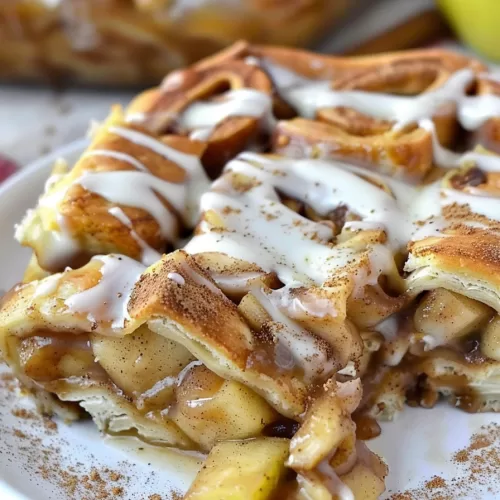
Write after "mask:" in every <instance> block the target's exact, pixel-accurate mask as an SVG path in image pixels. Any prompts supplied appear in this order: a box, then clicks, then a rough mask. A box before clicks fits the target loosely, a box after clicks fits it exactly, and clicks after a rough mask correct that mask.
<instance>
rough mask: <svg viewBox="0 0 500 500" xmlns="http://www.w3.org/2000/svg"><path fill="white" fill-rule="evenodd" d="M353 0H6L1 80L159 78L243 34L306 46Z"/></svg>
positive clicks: (148, 81)
mask: <svg viewBox="0 0 500 500" xmlns="http://www.w3.org/2000/svg"><path fill="white" fill-rule="evenodd" d="M354 5H357V2H352V1H347V0H335V1H329V0H287V1H285V2H283V1H276V0H237V1H232V2H227V1H225V0H203V1H198V2H189V1H187V0H164V1H163V0H162V1H155V0H152V1H149V0H55V1H54V0H8V1H4V2H1V4H0V78H1V79H3V80H12V81H19V80H22V81H50V82H51V83H53V84H64V83H68V82H70V83H72V82H79V83H85V84H98V85H113V86H144V85H153V84H155V83H157V82H158V81H159V80H160V79H161V78H162V77H163V76H164V75H165V74H166V73H167V72H168V71H171V70H172V69H174V68H178V67H182V66H186V65H189V64H191V63H193V62H194V61H196V60H198V59H201V58H202V57H205V56H208V55H209V54H212V53H214V52H216V51H218V50H220V49H222V48H223V47H225V46H227V45H229V44H231V43H232V42H234V41H235V40H238V39H240V38H246V39H248V40H250V41H253V42H259V43H272V44H286V45H292V46H304V45H307V44H312V43H313V42H315V41H317V40H319V39H320V38H321V37H322V36H323V35H324V34H325V31H326V30H327V29H328V28H331V27H332V25H333V24H334V23H335V22H337V21H338V20H340V19H342V18H343V16H344V15H345V14H346V12H347V11H348V10H350V9H351V8H352V7H353V6H354Z"/></svg>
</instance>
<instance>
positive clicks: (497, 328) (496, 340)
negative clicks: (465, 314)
mask: <svg viewBox="0 0 500 500" xmlns="http://www.w3.org/2000/svg"><path fill="white" fill-rule="evenodd" d="M481 352H482V353H483V354H484V355H485V356H488V358H491V359H494V360H495V361H500V316H499V315H497V316H495V317H494V318H493V319H492V320H491V321H490V322H489V323H488V325H487V326H486V328H485V329H484V332H483V334H482V336H481Z"/></svg>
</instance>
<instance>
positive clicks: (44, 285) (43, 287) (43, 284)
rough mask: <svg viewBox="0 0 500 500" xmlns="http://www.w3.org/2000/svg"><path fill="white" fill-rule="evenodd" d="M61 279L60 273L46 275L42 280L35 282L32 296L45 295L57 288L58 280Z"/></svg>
mask: <svg viewBox="0 0 500 500" xmlns="http://www.w3.org/2000/svg"><path fill="white" fill-rule="evenodd" d="M60 279H61V274H60V273H58V274H53V275H52V276H47V277H46V278H44V279H43V280H41V281H39V282H38V283H37V284H36V287H35V291H34V293H33V298H37V297H46V296H47V295H50V294H51V293H53V292H55V291H56V290H57V287H58V286H59V280H60Z"/></svg>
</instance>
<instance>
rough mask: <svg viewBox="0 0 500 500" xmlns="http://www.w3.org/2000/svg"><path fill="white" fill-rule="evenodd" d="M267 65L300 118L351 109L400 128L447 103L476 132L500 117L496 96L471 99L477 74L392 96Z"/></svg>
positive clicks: (457, 75) (499, 100) (466, 73)
mask: <svg viewBox="0 0 500 500" xmlns="http://www.w3.org/2000/svg"><path fill="white" fill-rule="evenodd" d="M263 66H264V67H265V68H266V70H267V71H268V73H269V75H270V76H271V78H272V79H273V80H274V82H275V84H276V85H277V87H278V90H279V92H280V94H281V95H282V97H283V98H284V99H285V100H286V101H287V102H288V103H289V104H291V105H292V106H293V107H294V108H295V109H296V110H297V111H298V112H299V114H300V115H302V116H304V117H306V118H314V117H315V115H316V112H317V111H318V110H319V109H322V108H335V107H348V108H352V109H355V110H356V111H359V112H360V113H363V114H366V115H369V116H373V117H374V118H378V119H382V120H389V121H394V122H396V127H398V128H399V127H402V126H405V125H407V124H409V123H417V122H418V121H420V120H422V119H426V118H430V117H432V116H434V115H437V114H439V112H440V111H441V110H442V108H443V106H444V105H446V104H455V105H456V106H457V118H458V120H459V121H460V123H461V124H462V126H463V127H464V128H466V129H467V130H474V129H476V128H478V127H479V126H481V125H482V124H483V123H484V122H485V121H486V120H488V119H489V118H493V117H495V116H499V115H500V98H499V97H498V96H495V95H492V94H484V95H479V96H468V95H467V94H466V91H467V87H468V86H469V85H470V84H471V83H472V82H473V81H474V79H475V75H474V72H473V71H472V70H470V69H461V70H458V71H456V72H455V73H453V74H452V75H451V76H450V77H449V78H448V80H447V81H446V82H445V83H444V84H443V85H442V86H441V87H439V88H437V89H434V90H431V91H428V92H423V93H422V94H419V95H417V96H400V95H390V94H383V93H378V92H366V91H359V90H354V91H351V90H334V89H332V88H331V82H330V81H323V80H311V79H307V78H305V77H303V76H301V75H297V74H294V72H292V71H290V70H288V69H286V68H283V67H280V66H279V65H278V64H276V63H271V62H270V61H268V60H267V61H265V63H264V64H263Z"/></svg>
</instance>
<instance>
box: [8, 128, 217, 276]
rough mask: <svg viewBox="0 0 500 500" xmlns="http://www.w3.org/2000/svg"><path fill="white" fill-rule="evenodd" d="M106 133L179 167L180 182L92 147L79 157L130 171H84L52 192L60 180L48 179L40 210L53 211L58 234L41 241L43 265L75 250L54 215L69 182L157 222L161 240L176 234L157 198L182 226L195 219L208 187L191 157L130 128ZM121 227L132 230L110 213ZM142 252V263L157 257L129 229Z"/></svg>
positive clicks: (22, 228) (21, 231) (19, 234)
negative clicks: (117, 163)
mask: <svg viewBox="0 0 500 500" xmlns="http://www.w3.org/2000/svg"><path fill="white" fill-rule="evenodd" d="M109 131H110V132H112V133H114V134H117V135H120V136H121V137H123V138H125V139H127V140H129V141H131V142H133V143H135V144H139V145H141V146H143V147H146V148H149V149H151V150H152V151H154V152H156V153H157V154H159V155H161V156H163V157H164V158H166V159H167V160H169V161H172V162H174V163H176V164H177V165H179V166H180V167H181V168H183V169H184V170H185V171H186V173H187V177H188V179H187V181H186V182H184V183H171V182H168V181H165V180H163V179H161V178H159V177H156V176H155V175H153V174H152V173H150V172H149V170H148V169H147V168H146V167H145V166H144V165H143V164H142V163H141V162H140V161H139V160H137V159H136V158H134V157H132V156H130V155H128V154H126V153H123V152H120V151H113V150H106V149H94V150H90V151H88V152H87V153H85V155H86V156H99V155H100V156H108V157H111V158H115V159H118V160H121V161H125V162H127V163H128V164H130V165H132V166H133V167H134V168H135V169H136V170H125V171H123V170H119V171H118V170H115V171H107V172H84V173H83V175H82V176H80V177H79V178H77V179H76V180H75V181H73V183H72V184H70V185H69V186H67V187H65V188H61V189H56V190H53V189H52V188H53V186H54V184H55V183H56V182H57V181H58V180H60V179H61V178H62V176H60V175H56V176H51V177H50V178H49V179H48V181H47V182H46V186H45V193H44V194H43V195H42V196H41V197H40V201H39V205H40V206H41V207H45V208H48V209H50V210H53V211H54V213H55V216H56V219H57V222H58V225H59V230H58V231H55V230H54V231H50V233H49V234H48V235H47V237H46V238H45V241H44V244H45V249H44V250H45V251H44V252H43V255H42V256H41V258H40V264H41V265H43V266H44V267H57V266H58V265H59V264H60V263H61V262H67V261H68V260H70V259H71V258H72V257H73V256H74V255H76V254H77V253H78V252H79V251H80V244H79V242H78V241H77V240H75V239H74V238H73V237H72V235H71V234H70V232H69V231H68V230H66V224H65V220H64V217H63V216H62V215H61V214H60V213H59V205H60V203H61V202H62V201H63V199H64V197H65V196H66V193H67V191H68V189H69V188H70V187H71V186H72V185H73V184H79V185H81V186H82V187H84V188H85V189H87V190H88V191H90V192H93V193H96V194H98V195H100V196H102V197H104V198H105V199H106V200H108V201H110V202H111V203H116V204H117V205H124V206H130V207H135V208H141V209H143V210H145V211H146V212H148V213H149V214H150V215H151V216H152V217H153V218H154V219H155V220H156V221H157V222H158V224H159V226H160V231H161V235H162V237H163V238H165V239H167V240H170V241H172V240H173V239H174V238H175V237H176V235H177V229H178V222H177V219H176V215H175V214H174V213H172V212H171V210H170V209H169V208H168V207H167V206H166V204H164V203H163V201H162V200H161V199H160V198H159V197H158V195H160V196H161V197H163V198H164V199H165V200H166V201H167V202H168V203H169V204H170V205H171V206H172V207H173V208H174V209H175V211H176V212H177V213H178V214H179V215H181V217H182V218H183V220H184V223H185V224H186V225H187V226H189V227H193V226H194V225H195V224H196V222H197V219H198V215H199V211H198V201H199V198H200V196H201V193H202V192H204V191H206V189H207V188H208V186H209V180H208V177H207V175H206V173H205V171H204V169H203V166H202V165H201V162H200V160H199V158H198V157H197V156H194V155H189V154H186V153H183V152H181V151H177V150H176V149H174V148H171V147H169V146H167V145H165V144H163V143H162V142H160V141H159V140H157V139H155V138H153V137H150V136H148V135H146V134H143V133H141V132H138V131H136V130H132V129H127V128H124V127H109ZM112 210H113V211H114V212H115V213H113V215H115V216H116V217H117V218H119V219H120V220H121V222H122V223H124V224H125V225H127V226H128V227H129V228H130V229H132V225H131V224H130V220H128V218H127V220H125V217H124V216H125V214H124V213H123V211H121V210H119V209H115V208H113V209H112ZM35 216H36V211H28V212H27V214H26V216H25V218H24V219H23V221H22V223H21V224H20V225H19V226H17V227H16V233H15V236H16V238H17V239H18V240H19V241H22V240H23V239H24V235H25V233H26V230H27V228H28V227H29V226H30V224H31V223H32V221H33V218H34V217H35ZM131 234H132V237H134V239H136V241H137V242H138V243H139V245H140V246H141V248H142V250H143V259H144V262H146V263H147V264H151V263H152V262H154V261H155V260H157V258H156V257H158V255H159V254H157V253H156V252H155V251H154V250H153V249H151V248H150V247H149V246H148V245H147V244H146V243H145V242H144V241H142V240H141V239H140V238H139V237H138V235H137V233H135V231H133V233H131Z"/></svg>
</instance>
